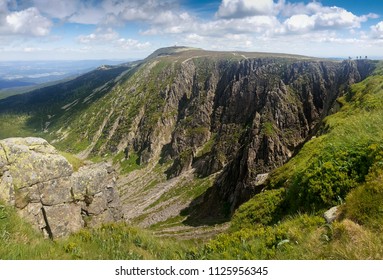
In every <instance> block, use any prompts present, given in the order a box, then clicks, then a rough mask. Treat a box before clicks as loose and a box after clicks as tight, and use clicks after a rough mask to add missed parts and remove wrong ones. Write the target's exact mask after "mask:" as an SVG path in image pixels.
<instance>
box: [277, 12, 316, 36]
mask: <svg viewBox="0 0 383 280" xmlns="http://www.w3.org/2000/svg"><path fill="white" fill-rule="evenodd" d="M284 25H285V27H286V28H287V30H288V31H291V32H297V33H299V32H307V31H310V30H312V29H313V28H314V27H315V20H314V19H313V17H310V16H308V15H304V14H302V15H293V16H292V17H290V18H288V19H287V20H286V21H285V22H284Z"/></svg>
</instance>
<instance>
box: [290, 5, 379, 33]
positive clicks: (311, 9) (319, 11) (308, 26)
mask: <svg viewBox="0 0 383 280" xmlns="http://www.w3.org/2000/svg"><path fill="white" fill-rule="evenodd" d="M287 7H288V10H287V12H285V14H290V15H291V14H292V15H291V16H290V17H289V18H288V19H286V20H285V21H284V27H285V32H287V33H289V32H297V33H302V32H311V31H319V30H341V29H349V30H352V29H355V28H360V27H361V23H362V22H365V21H367V20H368V19H369V18H375V17H376V15H375V14H372V13H371V14H368V15H362V16H356V15H354V14H353V13H351V12H349V11H347V10H345V9H343V8H339V7H335V6H334V7H325V6H322V5H321V4H320V3H317V2H313V3H309V4H308V5H304V4H302V3H298V4H294V5H291V4H287ZM298 11H301V12H302V13H300V14H295V13H296V12H298ZM354 32H355V30H354Z"/></svg>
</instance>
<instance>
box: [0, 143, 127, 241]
mask: <svg viewBox="0 0 383 280" xmlns="http://www.w3.org/2000/svg"><path fill="white" fill-rule="evenodd" d="M0 171H1V172H0V199H1V200H3V201H4V202H6V203H7V204H8V205H11V206H14V207H16V209H17V211H18V213H19V214H20V215H21V216H22V217H24V218H25V219H26V220H27V221H28V222H30V223H31V224H32V225H33V227H34V228H35V229H37V230H40V231H42V232H43V234H44V235H45V236H46V237H50V238H60V237H64V236H67V235H69V234H71V233H73V232H76V231H78V230H79V229H81V228H82V227H84V226H85V221H88V220H89V219H90V220H92V222H90V223H89V224H90V225H97V226H98V225H100V224H102V223H103V222H112V221H118V220H122V219H123V214H122V207H121V202H120V198H119V195H118V192H117V191H116V189H115V185H116V181H115V173H114V170H113V168H112V167H111V166H110V165H109V164H105V163H100V164H92V165H88V166H84V167H82V168H81V169H80V170H79V171H78V172H74V173H73V169H72V166H71V165H70V163H69V162H68V161H67V160H66V159H65V158H64V157H62V156H61V155H59V154H58V153H57V151H56V150H55V148H54V147H53V146H50V145H49V144H48V142H46V141H45V140H44V139H41V138H33V137H28V138H10V139H5V140H0Z"/></svg>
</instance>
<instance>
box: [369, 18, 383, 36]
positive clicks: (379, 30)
mask: <svg viewBox="0 0 383 280" xmlns="http://www.w3.org/2000/svg"><path fill="white" fill-rule="evenodd" d="M371 31H372V36H373V37H374V38H378V39H383V21H381V22H379V23H378V24H376V25H373V26H371Z"/></svg>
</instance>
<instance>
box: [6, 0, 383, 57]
mask: <svg viewBox="0 0 383 280" xmlns="http://www.w3.org/2000/svg"><path fill="white" fill-rule="evenodd" d="M171 45H186V46H192V47H199V48H204V49H209V50H241V51H262V52H283V53H295V54H303V55H310V56H318V57H348V56H352V57H355V56H365V55H368V56H370V57H383V52H382V50H383V1H377V0H370V1H352V0H350V1H342V0H334V1H331V0H315V1H307V0H306V1H305V0H210V1H202V0H195V1H193V0H0V60H41V59H44V60H52V59H54V60H56V59H64V60H65V59H131V58H143V57H145V56H147V55H148V54H150V53H151V52H152V51H154V50H156V49H157V48H160V47H164V46H171Z"/></svg>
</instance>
